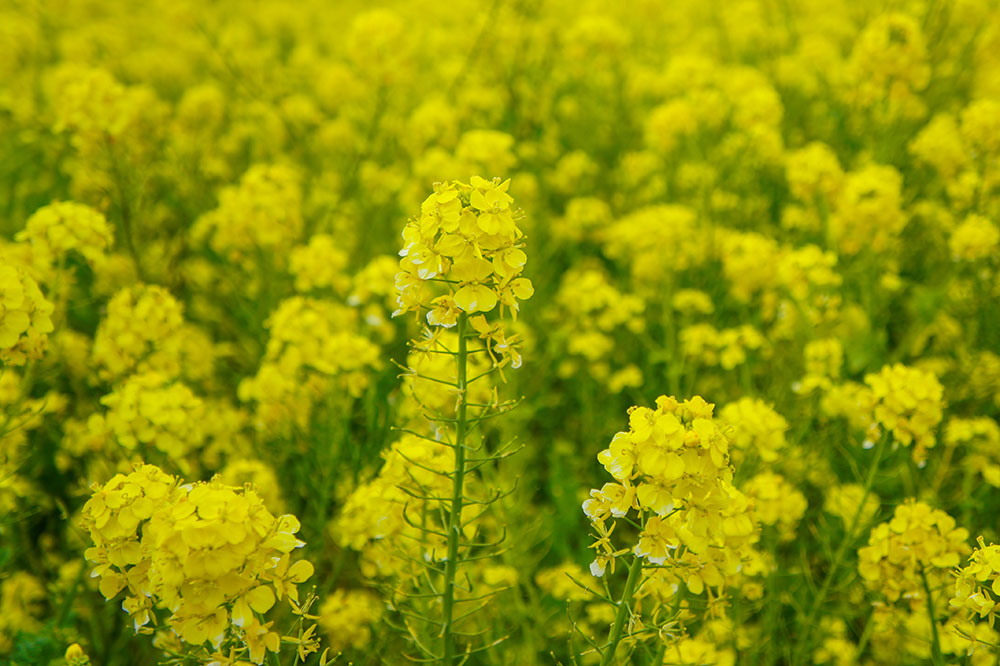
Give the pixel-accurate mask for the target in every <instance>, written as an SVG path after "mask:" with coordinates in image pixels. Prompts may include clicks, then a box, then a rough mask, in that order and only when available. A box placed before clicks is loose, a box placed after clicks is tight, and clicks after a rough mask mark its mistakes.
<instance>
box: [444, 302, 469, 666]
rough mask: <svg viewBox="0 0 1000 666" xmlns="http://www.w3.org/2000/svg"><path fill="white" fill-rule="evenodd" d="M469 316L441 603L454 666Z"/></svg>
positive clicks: (462, 348)
mask: <svg viewBox="0 0 1000 666" xmlns="http://www.w3.org/2000/svg"><path fill="white" fill-rule="evenodd" d="M468 323H469V316H468V315H467V314H465V313H462V314H461V315H459V317H458V326H457V328H458V350H457V353H456V355H455V363H456V365H457V380H456V385H457V388H456V390H457V393H458V409H457V410H456V423H455V445H454V451H455V468H454V470H453V472H452V491H451V504H450V509H449V512H448V529H447V534H448V561H447V562H446V563H445V570H444V590H443V592H444V598H443V603H442V614H443V616H442V623H441V641H442V643H443V645H442V647H443V649H442V656H441V663H442V664H443V665H444V666H451V664H453V663H454V660H455V640H454V636H453V628H452V626H453V622H454V612H455V575H456V573H457V572H458V550H459V549H458V546H459V542H460V541H461V537H462V505H463V503H464V495H463V492H464V490H463V486H464V483H465V435H466V433H467V432H468V421H467V409H468V402H469V400H468V392H467V390H466V389H467V387H468V382H467V376H466V373H467V371H468V356H469V352H468V334H467V328H468Z"/></svg>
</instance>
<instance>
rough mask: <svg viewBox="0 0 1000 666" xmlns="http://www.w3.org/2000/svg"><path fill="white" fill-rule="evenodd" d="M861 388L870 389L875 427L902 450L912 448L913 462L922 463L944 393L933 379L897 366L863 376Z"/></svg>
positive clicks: (935, 438) (933, 377) (931, 444)
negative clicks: (885, 431) (882, 429)
mask: <svg viewBox="0 0 1000 666" xmlns="http://www.w3.org/2000/svg"><path fill="white" fill-rule="evenodd" d="M865 384H867V385H868V387H869V388H870V389H871V393H872V401H873V405H874V406H873V412H872V416H873V419H874V421H875V423H877V424H878V425H880V426H881V427H883V428H885V429H886V430H887V431H889V432H891V433H892V437H893V439H894V440H895V441H897V442H899V443H900V444H902V445H903V446H909V445H910V444H913V458H914V460H916V461H917V462H918V463H923V462H924V461H925V460H926V458H927V449H929V448H931V447H932V446H934V444H935V443H936V442H937V437H936V435H935V429H936V428H937V425H938V424H939V423H940V422H941V409H942V394H943V392H944V389H943V387H942V386H941V384H940V382H938V380H937V377H935V376H934V374H933V373H930V372H924V371H922V370H918V369H916V368H908V367H906V366H904V365H900V364H897V365H893V366H886V367H884V368H882V370H881V371H880V372H879V373H877V374H875V373H873V374H870V375H867V376H866V377H865Z"/></svg>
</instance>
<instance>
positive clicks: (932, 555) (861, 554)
mask: <svg viewBox="0 0 1000 666" xmlns="http://www.w3.org/2000/svg"><path fill="white" fill-rule="evenodd" d="M968 538H969V532H968V530H966V529H965V528H962V527H957V526H956V524H955V519H954V518H952V517H951V516H949V515H948V514H946V513H945V512H943V511H939V510H937V509H932V508H931V507H930V506H928V505H927V504H924V503H923V502H912V501H911V502H907V503H905V504H901V505H900V506H898V507H897V508H896V511H895V512H894V513H893V516H892V520H890V521H889V522H885V523H881V524H879V525H877V526H876V527H875V528H874V529H873V530H872V533H871V537H870V538H869V540H868V545H867V546H865V547H864V548H861V549H860V550H859V551H858V558H859V560H860V562H859V564H858V571H859V572H860V573H861V577H862V578H863V579H864V580H865V583H866V585H868V586H870V587H872V588H874V589H876V590H878V591H880V592H881V593H882V594H884V595H885V597H886V598H887V599H888V600H889V601H896V600H898V599H900V598H901V597H904V598H911V597H914V596H920V595H922V594H923V590H924V585H925V584H924V582H923V579H928V580H929V583H928V585H929V586H930V588H931V589H934V590H938V589H940V587H941V586H942V585H943V584H944V580H945V579H946V578H947V576H948V573H949V571H950V570H951V569H953V568H954V567H956V566H958V563H959V561H960V559H961V557H962V556H964V555H966V554H967V553H968V552H969V547H968V546H967V545H966V541H967V540H968Z"/></svg>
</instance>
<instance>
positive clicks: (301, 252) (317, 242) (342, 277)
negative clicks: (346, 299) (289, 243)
mask: <svg viewBox="0 0 1000 666" xmlns="http://www.w3.org/2000/svg"><path fill="white" fill-rule="evenodd" d="M347 263H348V257H347V252H346V251H345V250H344V248H343V246H342V245H341V244H340V243H338V242H337V239H336V238H334V237H333V236H331V235H330V234H314V235H313V236H312V237H311V238H310V239H309V243H308V244H306V245H298V246H296V247H293V248H292V251H291V253H290V254H289V264H288V270H289V271H290V272H291V274H292V275H293V276H294V277H295V291H297V292H299V293H303V294H304V293H308V292H310V291H313V290H315V289H331V290H333V291H334V292H336V293H338V294H342V293H344V292H346V291H347V290H348V289H349V288H350V286H351V278H350V276H349V275H348V274H347V273H346V272H345V270H344V269H345V268H347Z"/></svg>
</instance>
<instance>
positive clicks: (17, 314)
mask: <svg viewBox="0 0 1000 666" xmlns="http://www.w3.org/2000/svg"><path fill="white" fill-rule="evenodd" d="M53 309H54V308H53V306H52V304H51V303H50V302H49V301H47V300H46V299H45V296H44V295H42V291H41V289H39V288H38V283H37V282H35V280H34V279H33V278H32V277H31V276H30V275H28V272H27V271H26V270H25V269H23V268H21V267H20V266H14V265H6V266H0V363H2V364H5V365H6V364H9V365H23V364H24V363H25V361H27V360H28V359H38V358H41V356H42V352H43V351H45V346H46V344H47V343H48V334H49V333H51V332H52V329H53V328H54V326H53V324H52V311H53Z"/></svg>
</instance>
